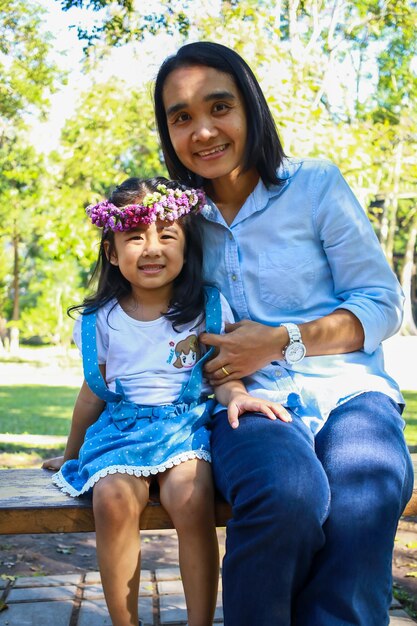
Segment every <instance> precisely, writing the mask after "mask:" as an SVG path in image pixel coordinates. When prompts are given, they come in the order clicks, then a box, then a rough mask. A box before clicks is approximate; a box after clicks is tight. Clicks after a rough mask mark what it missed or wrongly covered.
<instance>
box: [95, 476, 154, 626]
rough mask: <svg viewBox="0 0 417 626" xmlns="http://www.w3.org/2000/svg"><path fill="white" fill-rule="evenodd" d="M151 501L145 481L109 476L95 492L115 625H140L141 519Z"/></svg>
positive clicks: (104, 577) (100, 561)
mask: <svg viewBox="0 0 417 626" xmlns="http://www.w3.org/2000/svg"><path fill="white" fill-rule="evenodd" d="M148 499H149V484H148V482H147V481H146V479H144V478H137V477H136V476H129V475H128V474H109V475H108V476H106V477H104V478H101V479H100V480H99V481H98V483H97V484H96V485H95V487H94V490H93V511H94V521H95V526H96V543H97V558H98V564H99V568H100V574H101V582H102V584H103V590H104V596H105V598H106V602H107V607H108V609H109V613H110V617H111V620H112V624H113V626H137V625H138V620H139V618H138V595H139V579H140V534H139V520H140V516H141V513H142V511H143V510H144V508H145V507H146V504H147V502H148Z"/></svg>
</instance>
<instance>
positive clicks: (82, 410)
mask: <svg viewBox="0 0 417 626" xmlns="http://www.w3.org/2000/svg"><path fill="white" fill-rule="evenodd" d="M104 368H105V366H104V365H100V369H101V371H102V374H103V376H104ZM104 406H105V402H104V401H103V400H101V399H100V398H98V397H97V396H96V395H95V394H94V393H93V392H92V391H91V389H90V388H89V386H88V385H87V383H86V382H85V380H84V382H83V384H82V386H81V389H80V392H79V394H78V397H77V400H76V401H75V406H74V410H73V414H72V421H71V430H70V434H69V436H68V440H67V445H66V448H65V452H64V456H57V457H54V458H52V459H47V460H46V461H44V462H43V463H42V467H43V468H44V469H52V470H59V469H60V468H61V466H62V465H63V463H65V461H68V460H69V459H76V458H77V457H78V453H79V451H80V448H81V446H82V444H83V442H84V437H85V433H86V431H87V428H88V427H89V426H91V424H94V422H95V421H97V419H98V418H99V416H100V415H101V413H102V411H103V409H104Z"/></svg>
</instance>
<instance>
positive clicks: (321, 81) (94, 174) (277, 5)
mask: <svg viewBox="0 0 417 626" xmlns="http://www.w3.org/2000/svg"><path fill="white" fill-rule="evenodd" d="M416 24H417V6H416V3H415V2H412V1H408V0H395V1H389V0H387V1H383V0H354V1H352V2H345V1H342V0H331V1H330V0H306V1H301V0H282V1H278V0H257V1H254V0H189V1H187V0H183V1H182V2H178V1H177V0H147V2H143V1H141V0H115V1H114V2H108V1H107V0H28V1H27V0H0V76H1V79H0V465H1V467H17V466H34V465H39V464H40V460H41V458H42V457H45V456H48V455H49V454H52V453H54V452H59V451H60V450H62V448H63V445H64V444H63V441H64V438H65V435H66V434H67V432H68V427H69V421H70V417H71V409H72V404H73V401H74V398H75V395H76V392H77V388H76V386H77V384H79V380H80V376H81V372H80V363H79V358H78V355H77V353H76V350H75V349H74V346H73V345H72V344H71V332H72V322H71V320H70V319H69V318H68V317H67V315H66V309H67V307H68V306H70V305H72V304H74V303H79V302H81V301H82V299H83V297H84V296H85V294H86V293H87V290H88V281H89V278H90V276H91V271H92V267H93V264H94V262H95V258H96V255H97V251H98V235H97V232H96V231H95V230H94V229H93V228H92V227H91V225H90V224H89V223H88V221H87V220H86V219H85V213H84V208H85V207H86V206H87V205H88V204H90V203H92V202H96V201H98V200H100V199H102V198H103V197H105V196H107V195H108V193H109V191H110V190H111V189H112V187H113V186H114V185H115V184H118V183H120V182H122V180H124V179H125V178H126V177H128V176H132V175H140V176H153V175H155V174H164V173H166V170H165V167H164V164H163V159H162V154H161V151H160V149H159V144H158V138H157V133H156V129H155V123H154V116H153V106H152V98H151V94H152V80H153V78H154V76H155V75H156V72H157V68H158V66H159V64H160V63H161V61H162V60H163V59H164V58H165V57H166V56H167V55H168V54H170V53H173V52H175V50H176V49H177V48H178V47H179V46H180V45H181V44H183V43H186V42H188V41H195V40H211V41H217V42H220V43H223V44H225V45H228V46H231V47H233V48H234V49H235V50H237V51H238V52H239V53H240V54H241V55H242V56H243V57H244V58H245V59H246V60H247V61H248V63H249V64H250V66H251V67H252V68H253V69H254V71H255V73H256V75H257V77H258V79H259V82H260V83H261V86H262V88H263V90H264V92H265V94H266V97H267V100H268V102H269V105H270V107H271V110H272V113H273V115H274V118H275V120H276V124H277V127H278V130H279V133H280V135H281V138H282V141H283V145H284V149H285V151H286V153H287V154H288V155H290V156H304V157H305V156H308V157H318V158H326V159H330V160H332V161H334V162H335V163H336V164H337V165H338V166H339V167H340V169H341V171H342V173H343V174H344V176H345V177H346V179H347V181H348V182H349V184H350V185H351V187H352V188H353V190H354V192H355V194H356V195H357V197H358V198H359V200H360V202H361V203H362V205H363V207H364V210H365V211H366V212H367V214H368V216H369V218H370V219H371V222H372V224H373V226H374V229H375V232H376V234H377V236H378V238H379V240H380V242H381V245H382V247H383V249H384V252H385V254H386V257H387V259H388V262H389V263H390V265H391V267H392V268H393V270H394V271H395V273H396V274H397V276H398V278H399V280H400V282H401V284H402V286H403V289H404V293H405V297H406V301H405V314H404V322H403V325H402V328H401V330H400V332H399V334H398V335H397V336H396V337H394V338H392V339H391V340H389V341H388V342H387V345H386V352H387V365H388V369H389V371H390V373H392V374H393V375H394V376H396V377H397V378H398V380H399V382H400V385H401V387H402V389H403V391H404V392H405V395H406V399H407V402H408V406H407V410H406V414H405V417H406V421H407V424H408V425H407V429H406V434H407V441H408V443H409V445H410V447H411V449H412V450H413V451H414V452H416V451H417V375H415V373H414V372H415V371H416V360H417V328H416V323H415V320H416V315H417V285H416V278H415V264H416V240H417V184H416V180H417V150H416V147H417V35H416ZM405 532H407V531H406V530H405ZM19 539H20V538H19ZM63 541H65V540H64V539H63V538H61V544H58V545H61V548H60V549H59V550H58V548H57V550H58V552H59V554H58V557H59V559H60V560H59V563H58V562H55V567H58V566H59V567H61V566H65V558H66V557H68V558H70V555H71V549H70V548H68V550H69V551H68V550H67V551H66V548H65V546H64V548H62V542H63ZM68 541H71V539H68ZM74 541H75V540H74ZM10 545H11V547H10V549H9V548H7V546H6V548H4V546H2V547H1V549H2V550H3V551H2V552H1V558H2V559H3V560H2V566H1V567H2V570H1V571H2V572H3V574H4V573H6V574H7V575H8V574H10V573H13V571H17V572H18V571H19V567H18V563H19V559H17V560H16V559H15V556H13V559H15V560H14V561H13V560H12V561H11V560H10V559H11V558H12V557H11V556H10V555H11V554H13V555H16V549H17V548H16V544H13V543H12V544H10ZM52 550H53V549H52ZM397 550H398V547H397ZM401 551H402V556H401V558H404V559H405V561H402V562H401V563H406V565H404V567H403V566H402V565H401V564H400V565H401V567H400V569H401V568H402V574H401V576H400V577H401V578H402V580H401V583H402V584H403V583H405V585H406V586H407V579H408V582H410V581H413V580H416V577H417V565H416V560H415V557H416V554H417V542H415V540H414V542H413V541H412V540H409V539H407V540H404V541H403V544H402V547H401ZM5 554H6V557H4V555H5ZM20 554H27V553H26V552H25V551H24V550H23V552H22V550H21V552H20ZM7 555H8V556H7ZM55 556H56V555H55ZM75 556H77V554H75ZM166 556H167V555H166V554H165V557H164V558H166ZM161 558H162V557H161ZM5 559H6V560H5ZM7 559H9V560H7ZM75 560H76V559H75V558H74V563H73V565H74V567H80V566H82V559H81V562H80V559H79V558H78V563H75ZM4 563H14V565H11V566H9V565H5V564H4ZM20 564H21V565H22V567H23V565H24V558H23V559H20ZM49 566H50V567H52V566H51V565H50V564H49ZM16 567H17V569H16ZM28 567H30V566H29V565H28ZM42 567H43V568H44V569H42ZM45 567H47V566H46V565H44V564H43V565H42V564H41V570H40V571H41V572H43V573H46V572H45ZM20 571H25V570H24V569H23V570H22V569H21V570H20ZM33 571H34V572H35V573H39V570H36V568H35V570H33ZM61 571H62V570H61ZM415 597H417V592H416V593H415ZM413 606H414V608H415V609H417V601H416V600H415V599H414V600H411V601H410V607H411V609H412V607H413Z"/></svg>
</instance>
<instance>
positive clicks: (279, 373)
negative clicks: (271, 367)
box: [275, 370, 282, 378]
mask: <svg viewBox="0 0 417 626" xmlns="http://www.w3.org/2000/svg"><path fill="white" fill-rule="evenodd" d="M275 376H276V377H277V378H279V377H280V376H282V372H281V370H275Z"/></svg>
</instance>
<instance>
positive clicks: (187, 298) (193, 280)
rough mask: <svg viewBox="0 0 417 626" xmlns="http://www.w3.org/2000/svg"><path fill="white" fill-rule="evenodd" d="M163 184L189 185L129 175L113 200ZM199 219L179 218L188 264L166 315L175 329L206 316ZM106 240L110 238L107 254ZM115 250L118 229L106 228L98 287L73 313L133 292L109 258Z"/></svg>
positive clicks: (124, 200) (126, 200)
mask: <svg viewBox="0 0 417 626" xmlns="http://www.w3.org/2000/svg"><path fill="white" fill-rule="evenodd" d="M161 184H164V185H166V186H167V187H168V188H169V189H176V188H178V187H180V188H182V189H186V187H185V186H184V185H182V184H181V183H178V182H175V181H170V180H167V179H166V178H163V177H156V178H150V179H141V178H128V179H127V180H125V181H124V182H123V183H122V184H121V185H119V186H118V187H116V189H115V190H114V191H113V193H112V194H111V196H110V197H109V201H110V202H111V203H112V204H114V205H115V206H117V207H123V206H126V205H128V204H134V203H135V202H137V200H138V199H142V198H143V196H144V195H146V194H147V193H153V192H154V191H157V187H158V185H161ZM198 222H199V220H198V218H196V216H195V215H193V214H187V215H184V216H182V217H180V218H179V220H178V223H179V224H180V226H181V228H182V229H183V231H184V235H185V250H184V265H183V267H182V270H181V272H180V274H179V275H178V276H177V277H176V279H175V280H174V289H173V296H172V301H171V302H170V303H169V310H168V312H167V313H165V317H166V318H167V319H169V320H171V322H172V325H173V327H174V328H175V329H176V327H177V326H181V325H182V324H186V323H189V322H191V321H193V320H196V319H198V321H200V320H202V319H203V317H204V308H205V295H204V289H203V271H202V266H203V246H202V239H201V234H200V228H199V224H198ZM104 242H108V250H107V254H106V249H105V245H104ZM113 250H114V232H113V231H112V230H108V231H107V232H104V231H103V234H102V237H101V242H100V249H99V254H98V259H97V263H96V265H95V267H94V270H93V274H92V276H91V280H90V284H91V283H93V282H95V281H96V280H97V289H96V291H95V293H93V294H92V295H91V296H87V297H86V298H85V299H84V301H83V303H82V304H78V305H74V306H71V307H69V308H68V311H67V312H68V314H69V315H71V313H72V312H73V311H80V312H81V313H82V314H88V313H93V312H94V311H97V309H99V308H100V307H102V306H104V305H105V304H106V303H107V302H109V301H110V300H112V299H113V298H115V299H116V300H117V301H120V300H121V299H122V298H124V297H125V296H127V295H129V294H130V293H131V285H130V283H129V281H128V280H126V278H125V277H124V276H123V274H122V273H121V272H120V269H119V268H118V266H117V265H113V264H112V263H110V261H109V258H110V257H111V254H112V252H113Z"/></svg>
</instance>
